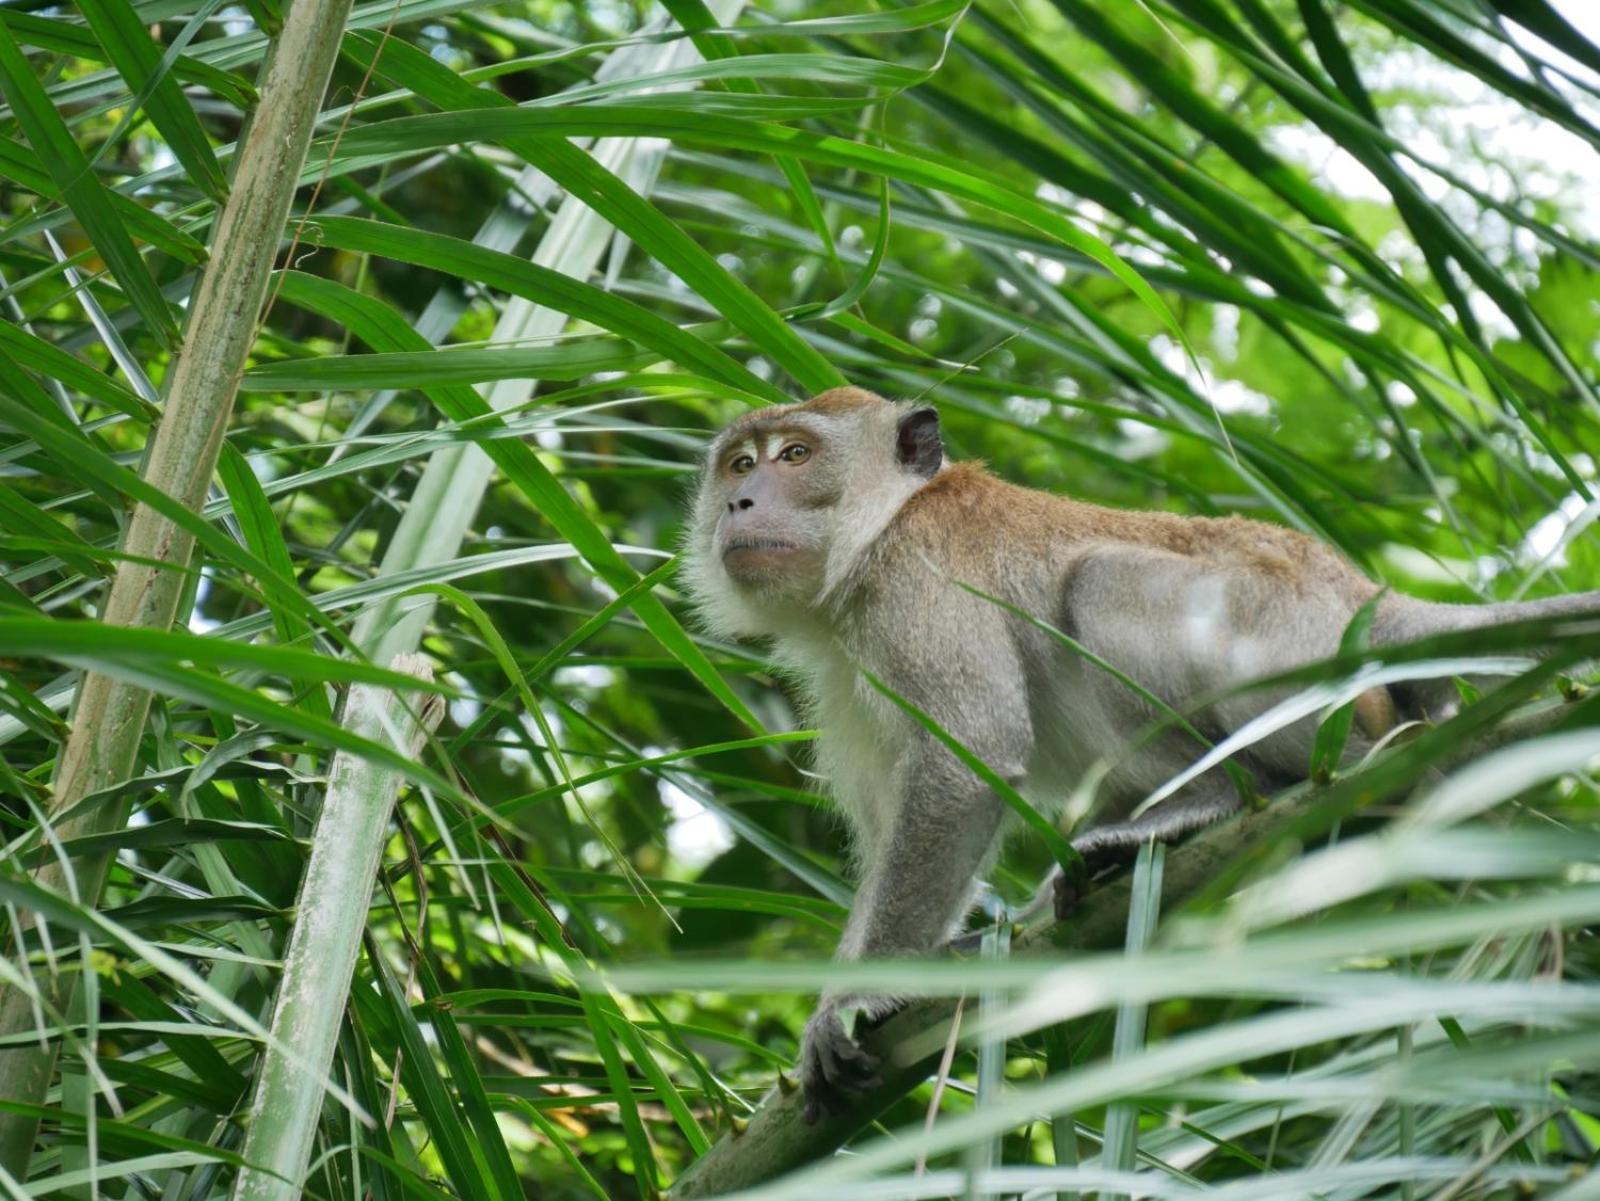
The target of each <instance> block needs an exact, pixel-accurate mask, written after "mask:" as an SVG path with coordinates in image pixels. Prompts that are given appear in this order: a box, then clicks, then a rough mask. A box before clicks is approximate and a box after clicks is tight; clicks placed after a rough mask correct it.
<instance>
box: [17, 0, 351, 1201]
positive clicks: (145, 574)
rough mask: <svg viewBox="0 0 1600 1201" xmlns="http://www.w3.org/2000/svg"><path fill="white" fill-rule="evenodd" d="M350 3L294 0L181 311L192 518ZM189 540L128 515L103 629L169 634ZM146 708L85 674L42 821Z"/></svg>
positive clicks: (156, 454)
mask: <svg viewBox="0 0 1600 1201" xmlns="http://www.w3.org/2000/svg"><path fill="white" fill-rule="evenodd" d="M349 9H350V2H349V0H295V3H294V4H293V5H292V6H291V7H290V8H289V12H288V15H287V17H286V19H285V21H284V25H283V30H282V32H281V33H279V35H278V37H277V38H276V39H275V41H274V43H273V46H272V59H271V62H270V64H269V65H268V68H267V72H266V76H265V80H264V82H263V84H262V88H261V103H260V105H259V107H258V109H257V111H256V112H255V114H254V116H253V117H252V120H251V122H250V126H249V130H248V134H247V136H246V138H245V140H244V144H243V146H241V148H240V151H239V156H238V160H237V165H236V168H235V173H234V178H233V181H232V184H231V187H230V191H229V195H228V199H227V201H226V203H224V205H223V206H222V209H221V211H220V212H219V214H218V217H217V224H216V234H215V237H214V238H213V241H212V244H211V253H210V259H209V261H208V264H207V266H206V269H205V272H204V274H203V275H202V276H201V279H200V283H199V287H198V288H197V289H196V291H195V294H194V298H193V301H192V303H191V304H190V306H189V312H190V319H189V322H188V328H187V330H186V332H185V335H184V340H183V347H182V349H181V352H180V353H179V354H178V356H177V358H176V359H175V360H174V362H173V365H172V374H171V380H170V385H169V387H168V389H167V400H166V404H165V405H164V406H163V410H162V415H161V421H160V423H159V424H158V425H157V426H156V430H155V434H154V437H153V438H152V440H151V442H150V445H149V448H148V462H147V464H146V467H145V470H144V478H145V479H146V480H147V481H148V482H150V483H151V484H153V485H155V486H156V487H157V488H159V489H161V491H163V492H165V493H166V494H167V495H169V496H171V497H173V498H174V499H176V500H178V501H180V502H181V503H182V504H183V505H185V506H186V507H187V508H189V509H190V510H193V511H198V510H199V509H200V506H201V504H202V503H203V502H204V501H205V497H206V490H207V488H208V487H209V486H210V483H211V477H212V473H213V472H214V470H215V468H216V464H217V455H218V453H219V452H220V449H221V446H222V438H223V434H224V432H225V431H226V430H227V426H228V416H229V414H230V413H231V411H232V409H233V398H234V394H235V393H236V392H237V390H238V383H239V376H240V375H241V373H242V372H243V370H244V364H245V356H246V355H247V354H248V353H249V350H250V346H251V344H252V343H253V342H254V340H255V334H256V324H257V320H258V318H259V316H260V313H261V308H262V305H263V303H264V302H265V300H266V297H267V284H268V281H269V279H270V277H271V273H272V264H273V260H274V258H275V257H276V255H277V250H278V243H279V241H280V239H281V238H282V237H283V229H284V221H285V220H286V219H287V217H288V215H289V203H290V201H291V199H292V198H293V196H294V191H295V188H296V186H297V184H298V182H299V178H300V172H301V169H302V167H303V166H304V164H305V157H306V148H307V146H308V145H309V144H310V141H311V131H312V126H313V125H314V124H315V121H316V116H317V112H318V109H319V108H320V106H321V103H322V96H323V92H324V91H325V89H326V88H327V84H328V76H329V73H330V72H331V71H332V69H333V62H334V58H335V55H336V53H337V51H338V47H339V39H340V36H341V35H342V33H343V31H344V22H345V17H346V16H347V14H348V12H349ZM193 543H194V540H193V537H192V536H191V535H190V534H188V533H187V532H185V531H184V530H182V529H180V528H178V527H177V526H176V525H174V524H173V523H172V522H171V521H170V520H168V519H167V518H166V517H163V516H161V515H160V514H159V513H157V512H155V511H154V510H153V509H150V508H148V507H146V506H145V505H142V504H141V505H138V506H137V507H136V508H135V509H134V511H133V515H132V517H131V519H130V520H129V522H128V528H127V532H126V534H125V535H124V537H123V540H122V546H121V550H122V552H123V556H124V557H122V558H121V559H119V561H118V565H117V574H116V578H115V580H114V581H113V582H112V585H111V590H110V593H109V595H108V596H107V597H106V601H105V606H104V608H103V610H102V614H101V618H102V620H103V621H105V622H107V623H108V624H111V625H119V626H136V627H144V628H148V629H157V630H165V629H168V628H169V627H170V626H171V625H172V622H173V619H174V617H175V616H176V614H177V609H178V601H179V597H180V595H181V593H182V590H183V585H184V581H185V579H186V576H185V575H184V574H183V573H181V572H179V571H175V570H172V569H173V568H175V567H181V566H183V565H185V564H187V563H188V561H189V557H190V552H191V550H192V549H193ZM149 708H150V694H149V693H148V692H147V691H146V690H145V689H143V688H139V687H136V686H134V685H132V684H127V683H122V682H119V681H117V680H113V679H111V678H109V677H107V676H102V675H100V674H98V673H95V672H90V673H88V674H86V675H85V676H84V678H83V682H82V685H81V686H80V688H79V691H78V696H77V701H76V705H75V708H74V712H73V720H72V731H71V733H70V734H69V736H68V738H67V742H66V744H65V746H63V748H62V751H61V758H60V761H59V763H58V765H57V771H56V778H55V787H54V789H53V793H52V797H51V812H52V813H60V812H62V811H64V810H66V809H68V808H70V807H71V806H73V805H75V804H77V803H78V801H80V800H81V799H82V798H83V797H85V796H86V795H88V794H90V793H93V792H98V791H100V790H101V789H104V788H108V787H110V786H112V785H114V784H118V783H120V782H121V781H123V780H126V779H127V778H128V776H129V775H130V774H131V773H132V771H133V767H134V763H135V761H136V758H137V754H138V749H139V739H140V736H141V734H142V733H143V731H144V724H145V717H146V715H147V714H148V712H149ZM126 818H127V805H126V802H124V801H118V802H115V803H111V804H106V805H101V806H99V807H97V808H95V809H94V810H92V811H91V812H90V813H88V814H86V815H85V816H83V817H82V818H80V819H77V820H74V821H70V822H65V823H63V824H62V825H61V827H60V828H59V830H58V833H59V835H60V836H61V837H62V838H66V837H71V836H79V835H84V834H92V833H98V832H101V831H104V830H109V829H116V828H119V827H120V826H121V825H122V823H123V822H124V821H126ZM107 863H108V858H107V857H106V856H104V855H101V856H94V857H85V858H83V859H80V860H78V861H77V864H76V868H75V870H69V869H68V868H67V867H66V866H64V865H63V864H62V863H60V862H59V861H51V862H50V863H48V864H46V865H44V866H43V867H41V868H40V869H39V870H38V871H37V872H36V873H35V877H34V878H35V880H36V881H37V882H38V883H39V884H40V885H42V886H43V887H45V888H48V889H51V890H54V891H58V892H65V893H67V894H69V895H71V896H73V897H74V898H75V899H76V900H77V901H78V902H80V903H81V904H85V905H93V904H94V903H95V902H96V901H97V900H98V898H99V895H100V889H101V886H102V884H103V883H104V880H105V875H106V869H107ZM77 978H78V974H77V973H76V972H65V973H61V974H60V975H50V976H48V977H47V978H41V979H40V981H39V985H40V989H41V991H42V992H43V993H44V994H45V995H44V1000H45V1002H46V1005H47V1007H48V1008H53V1009H54V1011H55V1012H58V1013H65V1012H67V1010H68V1009H69V1008H70V1002H71V998H72V994H73V991H74V989H75V985H76V982H77ZM35 1021H36V1018H35V1009H34V1006H33V1003H32V1002H31V1001H30V999H29V998H28V997H27V996H25V995H23V993H22V991H21V990H20V989H17V988H15V987H10V988H6V989H5V990H4V991H3V994H0V1036H12V1035H19V1034H23V1033H25V1032H27V1031H28V1030H31V1029H34V1028H35ZM55 1058H56V1047H55V1044H54V1043H50V1042H41V1043H30V1044H27V1045H23V1046H17V1047H15V1048H13V1049H11V1050H8V1051H6V1052H5V1053H3V1054H0V1099H3V1100H6V1101H18V1102H22V1103H24V1104H31V1105H37V1104H39V1103H40V1102H41V1101H43V1099H44V1096H45V1091H46V1089H47V1088H48V1087H49V1084H50V1078H51V1076H52V1074H53V1073H54V1070H55ZM37 1128H38V1120H37V1119H36V1118H35V1117H33V1116H32V1115H31V1114H24V1113H17V1112H7V1113H0V1168H3V1169H4V1170H5V1171H7V1172H9V1173H10V1174H11V1175H12V1176H13V1177H15V1178H17V1179H19V1180H20V1179H25V1178H26V1175H27V1165H28V1160H29V1158H30V1157H31V1155H32V1151H33V1140H34V1133H35V1131H36V1130H37Z"/></svg>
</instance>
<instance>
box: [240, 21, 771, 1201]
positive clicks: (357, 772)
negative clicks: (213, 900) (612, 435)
mask: <svg viewBox="0 0 1600 1201" xmlns="http://www.w3.org/2000/svg"><path fill="white" fill-rule="evenodd" d="M742 5H743V0H721V2H720V3H719V4H717V5H715V6H714V7H715V9H716V10H717V11H718V15H719V19H722V20H729V19H731V18H732V16H733V15H734V14H735V13H737V12H738V10H739V8H740V7H742ZM617 55H618V56H619V57H618V58H616V59H613V60H611V62H608V64H607V66H608V67H610V66H611V63H613V62H614V63H615V64H616V68H615V69H616V73H618V74H622V73H624V72H627V73H649V72H654V71H660V70H666V69H668V68H670V67H673V66H680V65H684V64H685V63H688V62H692V61H694V60H695V58H696V57H697V56H696V55H695V51H694V48H693V46H692V45H691V44H690V43H688V42H678V43H674V44H671V45H668V46H664V47H645V48H643V51H642V52H641V50H640V49H639V48H632V47H630V48H626V49H624V50H620V51H618V52H617ZM602 70H603V71H605V70H606V68H602ZM591 153H592V154H593V155H594V157H595V159H596V160H597V161H598V162H600V163H601V164H602V165H604V166H605V167H607V168H608V169H609V170H611V171H613V172H616V173H617V174H619V175H621V176H622V177H623V178H624V179H627V180H628V181H629V182H630V183H631V184H632V185H633V186H634V187H636V188H639V189H641V190H647V189H648V187H649V184H650V183H651V182H652V181H653V180H654V178H655V174H656V171H655V166H656V164H655V162H653V161H652V159H653V158H659V155H660V153H661V150H660V149H659V148H655V147H642V146H641V145H640V142H639V140H638V139H634V138H606V139H602V140H601V141H599V142H597V143H596V144H595V146H594V147H593V148H592V149H591ZM614 235H615V230H614V229H613V228H612V226H611V225H610V224H609V223H608V222H607V221H606V220H605V219H604V218H602V217H601V216H600V215H599V214H597V213H595V212H594V210H592V209H590V208H589V207H588V206H587V205H585V204H584V203H583V202H582V201H580V200H578V199H576V198H574V197H571V196H569V197H567V198H566V200H565V201H564V202H563V203H562V205H561V207H560V209H559V210H558V211H557V213H556V216H555V219H554V220H553V221H552V222H551V224H550V228H549V229H547V230H546V231H545V234H544V236H543V237H542V238H541V239H540V242H539V246H538V248H537V249H536V250H535V252H534V255H533V259H534V261H535V262H537V263H539V264H541V265H542V266H547V267H551V268H553V269H555V270H557V271H561V272H563V273H565V274H567V275H570V276H573V277H574V278H577V279H586V278H588V277H589V275H591V274H592V273H593V272H594V270H595V268H596V267H597V266H598V265H599V263H600V258H601V255H603V254H604V253H605V251H606V249H607V248H608V247H609V246H610V245H611V243H612V239H613V237H614ZM566 320H567V318H566V315H565V314H564V313H561V312H559V311H557V310H554V309H549V308H546V307H544V306H541V305H537V304H534V303H532V302H531V301H527V300H524V299H522V298H513V299H512V300H511V302H510V303H508V304H507V306H506V310H505V313H504V314H503V315H502V317H501V319H500V321H499V322H498V323H497V324H496V326H495V332H494V341H495V342H516V341H526V340H528V339H530V338H546V337H550V336H553V335H554V334H556V333H559V332H560V330H561V329H562V327H563V326H564V325H565V324H566ZM536 382H537V381H534V380H525V379H524V380H505V381H501V382H499V383H496V384H492V385H485V386H484V387H483V388H482V389H480V390H481V391H482V393H483V395H484V397H485V399H486V400H487V401H488V402H489V404H490V407H492V408H494V409H495V410H497V411H499V410H504V409H507V408H510V407H511V406H513V405H518V404H521V403H522V402H523V401H524V400H526V399H527V398H528V396H529V395H530V394H531V392H532V390H533V388H534V387H535V385H536ZM492 474H493V463H492V461H491V460H490V458H489V456H488V455H486V454H484V453H483V451H481V450H480V449H478V448H477V447H475V446H447V447H443V448H441V449H440V450H437V451H435V452H434V453H433V454H432V455H430V456H429V459H428V464H427V466H426V467H425V468H424V469H423V474H422V478H421V480H420V481H418V484H417V487H416V490H415V491H414V492H413V493H412V496H411V501H410V504H409V505H408V506H407V508H406V511H405V513H404V514H403V515H402V517H401V519H400V522H399V525H398V526H397V527H396V530H395V533H394V536H393V538H392V539H391V540H390V544H389V549H388V551H387V552H386V553H385V555H384V558H383V562H382V564H381V565H380V567H379V569H378V574H379V575H380V576H382V575H394V574H396V573H398V572H402V571H406V570H409V569H411V568H414V567H419V566H423V565H426V564H430V563H439V562H443V561H444V560H446V559H450V558H453V557H455V556H456V555H457V554H459V553H460V549H461V542H462V540H463V539H464V538H465V536H466V532H467V529H468V527H469V526H470V524H471V522H472V519H473V517H474V515H475V514H476V513H477V511H478V506H479V504H480V503H481V502H482V500H483V495H484V492H485V491H486V490H487V488H488V486H489V480H490V477H491V476H492ZM431 612H432V598H431V597H428V598H425V599H419V598H412V599H410V600H407V601H401V600H399V599H394V600H389V601H384V602H382V603H380V604H377V605H374V606H372V607H371V608H369V609H367V610H365V611H364V612H363V613H362V615H361V617H360V618H359V619H358V620H357V622H356V625H355V628H354V631H353V637H354V641H355V643H356V645H357V646H358V647H360V648H361V650H362V651H363V652H364V653H366V654H367V655H368V656H369V657H370V658H372V659H373V660H374V661H376V662H380V663H381V662H384V661H386V660H391V659H392V660H393V662H394V663H395V665H396V666H397V667H400V665H401V664H402V663H404V664H406V666H405V667H404V668H402V669H403V670H407V671H414V672H417V673H418V674H420V671H421V668H420V666H419V665H420V663H421V660H420V658H418V657H417V656H416V655H415V651H416V649H417V646H418V644H419V643H420V641H421V638H422V632H423V630H424V628H425V627H426V625H427V621H428V616H429V614H430V613H431ZM374 704H375V702H373V701H372V700H370V699H369V700H367V701H365V702H364V703H363V705H362V706H361V707H359V708H358V707H357V705H356V703H355V691H354V690H353V691H352V696H351V700H350V702H349V704H348V705H347V707H346V710H345V713H344V716H343V723H344V725H345V726H346V727H347V728H349V729H351V730H353V731H354V732H356V733H360V734H363V735H365V736H367V737H373V736H374V731H373V730H372V729H371V728H363V726H364V725H365V726H366V727H370V726H371V724H372V721H373V715H374ZM341 759H343V756H340V757H339V758H336V759H335V765H336V766H335V774H334V778H333V780H332V781H331V782H330V784H329V791H328V797H327V800H326V801H325V802H324V806H323V810H322V813H321V815H320V817H319V818H318V821H317V828H316V830H315V831H314V833H313V835H312V841H311V858H310V861H309V863H308V865H307V867H306V875H305V879H304V880H303V881H302V884H301V889H300V899H299V904H298V906H297V908H296V913H297V920H296V922H295V927H294V932H293V934H292V935H291V936H290V941H289V949H288V951H287V953H286V955H285V957H284V969H283V978H282V981H281V982H280V984H279V986H278V999H277V1004H276V1008H275V1010H274V1012H273V1019H272V1033H273V1036H274V1038H275V1039H276V1040H277V1043H278V1045H279V1046H281V1047H288V1048H293V1050H294V1052H295V1056H296V1058H295V1059H294V1060H290V1059H289V1058H287V1057H286V1056H285V1055H284V1054H282V1053H281V1052H279V1051H277V1050H274V1049H272V1048H268V1049H267V1051H266V1052H264V1058H263V1060H262V1066H261V1069H260V1077H259V1080H258V1082H257V1088H256V1092H255V1097H254V1100H253V1102H252V1105H251V1113H250V1126H249V1133H248V1134H247V1136H246V1143H245V1147H244V1158H245V1160H246V1162H247V1163H248V1164H250V1167H248V1168H246V1169H244V1170H242V1171H241V1172H240V1174H239V1176H238V1178H237V1179H236V1181H235V1184H234V1191H233V1198H234V1201H268V1199H271V1201H292V1199H293V1198H296V1197H298V1196H299V1195H300V1191H301V1185H302V1183H303V1182H302V1181H301V1176H302V1174H303V1173H304V1172H305V1168H306V1164H307V1163H308V1162H309V1160H310V1155H311V1148H312V1144H313V1141H314V1139H315V1137H316V1128H317V1118H318V1115H319V1113H320V1112H321V1109H322V1088H323V1082H324V1080H325V1079H326V1077H327V1073H328V1071H329V1069H330V1067H331V1066H332V1062H333V1054H334V1044H335V1040H336V1038H337V1034H338V1021H337V1020H336V1015H338V1014H340V1013H342V1012H343V1010H344V1007H345V1003H346V1001H347V1000H348V996H349V989H350V981H351V978H352V976H353V974H354V970H355V962H356V955H357V953H358V952H359V949H360V932H361V929H362V927H363V925H364V924H365V921H366V913H367V906H368V901H369V899H370V897H371V892H372V881H373V878H374V876H375V874H376V872H377V868H378V862H379V856H380V854H381V851H382V848H383V844H384V839H385V837H386V833H387V826H388V819H389V811H390V808H391V806H392V804H393V801H394V797H395V793H396V790H397V789H398V786H399V778H398V776H396V775H394V773H392V772H388V771H384V770H379V769H376V768H373V767H372V766H371V765H369V764H360V763H359V762H358V761H354V762H351V763H349V764H347V765H346V767H345V769H344V772H345V774H344V776H342V777H341V775H340V769H339V767H338V766H337V765H338V764H339V762H340V761H341Z"/></svg>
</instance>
